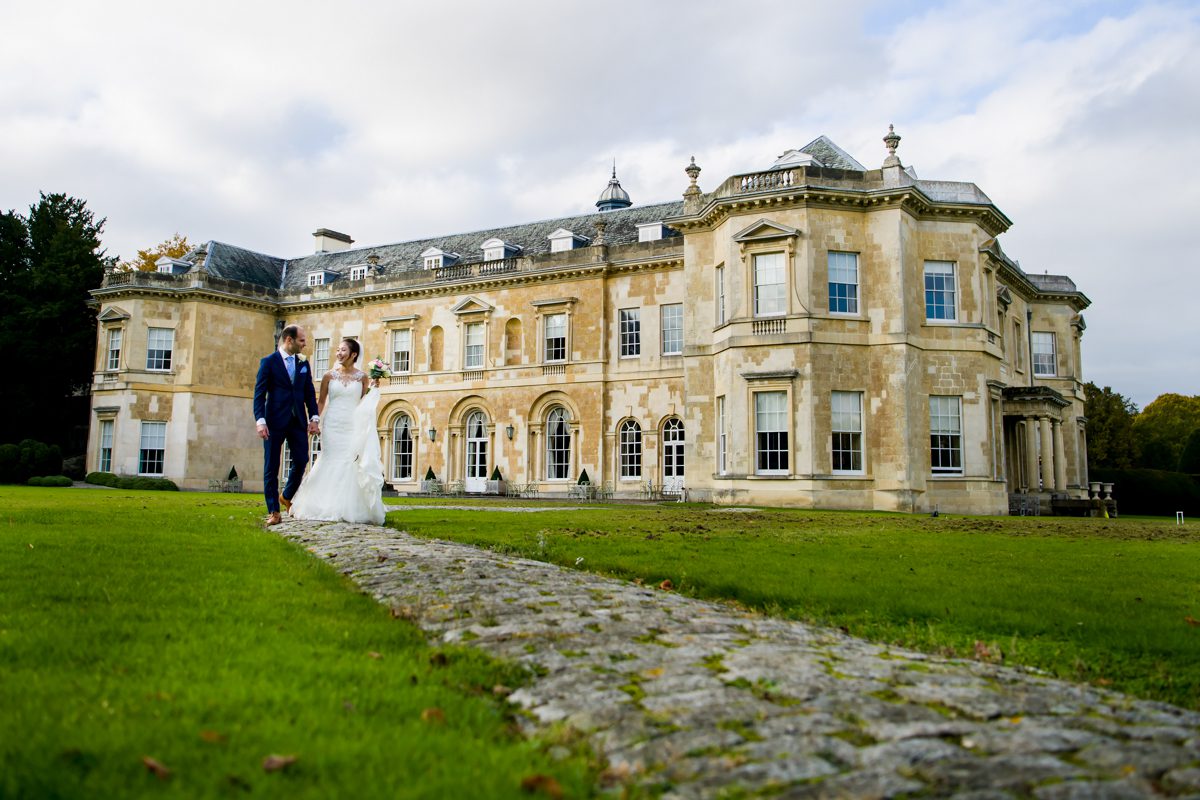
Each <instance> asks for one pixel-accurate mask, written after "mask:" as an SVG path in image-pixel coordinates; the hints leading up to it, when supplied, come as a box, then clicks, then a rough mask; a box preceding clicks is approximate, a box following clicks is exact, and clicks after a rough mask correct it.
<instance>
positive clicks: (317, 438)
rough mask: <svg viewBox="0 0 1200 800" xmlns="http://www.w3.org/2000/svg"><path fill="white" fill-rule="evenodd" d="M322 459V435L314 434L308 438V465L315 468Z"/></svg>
mask: <svg viewBox="0 0 1200 800" xmlns="http://www.w3.org/2000/svg"><path fill="white" fill-rule="evenodd" d="M320 457H321V434H319V433H314V434H313V435H311V436H309V437H308V463H309V464H310V465H313V466H315V465H316V463H317V459H318V458H320Z"/></svg>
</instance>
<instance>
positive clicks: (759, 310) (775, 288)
mask: <svg viewBox="0 0 1200 800" xmlns="http://www.w3.org/2000/svg"><path fill="white" fill-rule="evenodd" d="M786 288H787V287H786V284H785V282H784V274H783V253H764V254H762V255H756V256H754V316H756V317H772V316H779V315H781V314H784V313H786V312H787V293H786Z"/></svg>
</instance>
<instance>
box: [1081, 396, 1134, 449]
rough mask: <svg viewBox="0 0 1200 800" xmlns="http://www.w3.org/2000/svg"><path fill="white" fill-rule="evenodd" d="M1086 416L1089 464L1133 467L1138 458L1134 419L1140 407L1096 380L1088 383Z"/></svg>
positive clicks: (1085, 406) (1085, 404) (1085, 403)
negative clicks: (1099, 384)
mask: <svg viewBox="0 0 1200 800" xmlns="http://www.w3.org/2000/svg"><path fill="white" fill-rule="evenodd" d="M1084 394H1085V395H1086V400H1085V401H1084V412H1083V413H1084V415H1085V416H1086V417H1087V451H1088V466H1089V467H1092V468H1100V469H1104V468H1109V469H1129V468H1130V467H1132V466H1133V464H1134V462H1135V461H1136V460H1137V457H1138V445H1137V440H1136V439H1135V438H1134V435H1133V421H1134V418H1135V416H1136V414H1137V406H1136V405H1134V404H1133V401H1131V400H1129V399H1128V398H1126V397H1125V396H1124V395H1121V394H1118V393H1117V392H1114V391H1113V390H1112V388H1111V387H1109V386H1105V387H1104V388H1103V389H1101V388H1100V387H1099V386H1097V385H1096V384H1094V383H1088V384H1086V385H1085V386H1084Z"/></svg>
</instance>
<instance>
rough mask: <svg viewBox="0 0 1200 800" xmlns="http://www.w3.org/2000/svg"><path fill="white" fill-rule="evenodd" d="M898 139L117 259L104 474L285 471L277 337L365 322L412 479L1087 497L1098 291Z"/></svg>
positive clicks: (724, 499) (359, 329)
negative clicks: (163, 263)
mask: <svg viewBox="0 0 1200 800" xmlns="http://www.w3.org/2000/svg"><path fill="white" fill-rule="evenodd" d="M891 138H892V140H885V143H886V144H888V147H889V156H888V159H887V160H886V161H885V165H884V166H883V167H882V168H881V169H874V170H868V169H866V168H864V167H862V165H860V164H859V163H858V162H857V161H855V160H854V159H853V158H851V157H850V156H848V155H846V154H845V153H844V152H843V151H841V150H840V149H839V148H837V147H836V145H834V144H833V143H832V142H829V140H828V139H825V138H824V137H821V138H819V139H817V140H815V141H814V142H812V143H810V144H809V145H807V146H806V147H805V148H801V149H800V150H798V151H788V153H786V154H785V156H784V157H782V158H781V159H780V161H779V162H777V163H776V165H775V166H773V167H772V168H771V169H768V170H765V171H762V172H754V173H746V174H740V175H734V176H732V177H730V178H728V179H727V180H725V181H724V182H723V183H722V184H721V185H720V186H719V187H717V188H716V189H715V190H714V191H712V192H709V193H704V192H703V191H701V190H700V188H699V185H698V182H697V177H698V174H699V171H700V170H699V168H698V167H696V166H695V164H694V162H693V164H691V165H689V167H688V169H687V170H686V171H687V173H688V176H689V177H690V178H691V185H690V186H688V188H687V190H686V191H685V193H684V199H683V201H682V202H675V203H663V204H658V205H651V206H636V205H631V206H628V207H624V206H621V205H620V204H614V203H613V201H612V196H617V197H620V194H623V190H621V192H620V193H614V191H613V188H614V187H613V184H614V183H616V181H617V179H616V176H615V174H614V176H613V179H612V181H610V185H609V188H608V189H606V190H605V195H604V196H602V198H601V203H599V204H598V205H601V207H602V208H604V209H608V210H603V211H600V212H598V213H594V214H588V215H581V216H577V217H569V218H564V219H558V220H550V221H546V222H541V223H533V224H529V225H522V226H513V227H510V228H503V229H495V230H489V231H479V232H475V233H468V234H456V235H453V236H446V237H441V238H436V239H428V240H421V241H419V242H406V243H401V244H397V245H387V246H381V247H368V248H360V249H352V248H351V240H350V238H349V237H348V236H345V235H344V234H338V233H337V232H334V231H328V230H326V229H321V230H319V231H318V232H317V234H315V235H316V236H317V242H318V248H317V250H318V252H317V253H316V254H314V255H312V256H306V257H303V258H299V259H290V260H284V259H278V258H273V257H270V256H265V255H261V254H257V253H252V252H250V251H246V250H242V249H240V248H234V247H231V246H229V245H225V244H222V243H219V242H209V243H206V244H205V245H202V246H201V247H199V248H197V250H195V251H194V252H192V253H190V254H188V255H187V256H185V257H184V259H181V260H180V261H181V263H172V264H170V265H167V267H166V268H165V269H164V272H163V273H162V274H156V273H123V274H122V273H114V274H111V275H109V276H108V277H107V278H106V279H105V282H104V285H103V286H102V287H100V288H99V289H97V290H95V292H94V295H95V298H96V301H97V303H98V304H99V307H100V315H99V320H98V331H97V333H98V338H97V342H98V348H97V364H96V366H97V371H96V378H95V383H94V386H93V406H94V411H95V418H94V424H93V426H92V434H91V440H90V444H89V469H100V468H102V467H104V466H106V465H107V466H108V468H109V469H111V470H112V471H114V472H124V473H128V474H138V473H143V474H147V473H152V474H163V475H165V476H166V477H169V478H172V479H174V480H176V481H177V482H178V483H180V485H181V486H184V487H187V488H205V487H207V486H208V485H209V481H210V480H213V479H219V478H224V477H225V476H226V474H227V473H228V472H229V470H230V468H231V467H235V468H236V469H237V472H238V473H239V474H240V475H241V476H242V477H243V478H244V479H245V483H246V486H247V487H248V488H253V487H255V486H261V462H262V456H261V445H260V444H259V442H258V440H257V439H256V438H255V436H254V429H253V420H252V419H251V411H250V398H251V394H252V390H253V381H254V375H255V370H256V367H257V361H258V359H259V358H260V357H261V356H262V355H264V354H266V353H269V352H270V351H271V349H272V347H273V345H274V337H275V336H276V335H277V332H278V331H279V330H280V329H281V328H282V327H283V325H284V324H285V323H287V324H291V323H298V324H300V325H302V326H304V327H305V329H306V330H307V333H308V341H309V346H308V349H307V351H306V353H307V355H308V356H309V358H310V359H312V360H313V361H314V362H318V361H320V360H321V355H322V352H324V351H322V350H321V349H320V348H323V347H327V348H328V350H327V352H330V353H331V352H332V351H334V350H336V348H337V343H338V341H339V340H340V339H341V338H342V337H346V336H351V337H354V338H356V339H358V341H359V342H360V343H361V345H362V347H363V353H364V356H365V357H374V356H380V357H382V358H383V359H384V360H385V361H389V362H391V363H392V366H393V370H394V374H393V375H392V376H391V377H390V378H389V379H386V380H385V381H384V384H385V385H384V386H383V387H382V390H381V392H382V398H381V404H380V413H379V437H380V446H381V448H383V455H384V463H385V464H386V465H387V468H388V470H389V475H388V476H387V477H388V483H389V484H390V485H391V486H392V487H393V488H395V489H396V490H398V491H400V492H417V491H420V490H422V489H423V488H428V487H426V486H423V485H422V479H423V478H424V477H425V476H426V474H427V472H432V473H433V474H434V476H435V477H436V479H437V480H438V481H439V482H441V483H444V484H452V485H454V486H456V488H459V489H462V490H464V491H468V492H472V491H488V490H489V489H495V486H494V485H485V480H486V479H487V478H489V477H491V476H492V474H493V472H494V471H496V470H498V471H499V473H500V475H501V477H502V478H503V479H504V480H505V481H506V483H507V484H508V485H509V486H510V487H511V486H517V487H521V488H523V489H524V490H526V491H528V490H533V489H536V490H538V491H540V492H541V493H543V494H545V493H550V494H555V493H563V494H565V493H566V492H567V491H568V489H569V488H570V487H572V486H574V485H576V483H577V482H578V480H579V479H580V477H581V475H582V474H583V473H584V472H585V471H586V473H587V476H588V478H589V480H590V481H591V482H592V483H593V484H594V485H595V486H598V487H603V488H604V489H606V490H610V491H612V492H613V493H614V494H615V495H616V496H618V497H620V496H629V497H633V496H655V495H658V494H660V493H661V492H662V491H663V490H664V489H665V490H666V492H667V493H668V494H684V493H686V496H688V497H689V498H691V499H711V500H713V501H715V502H718V503H761V504H770V505H795V506H811V507H821V508H858V509H864V508H865V509H880V510H903V511H932V510H935V509H940V510H942V511H947V512H966V513H1005V512H1006V511H1007V510H1008V509H1009V508H1010V501H1011V500H1013V499H1014V498H1016V499H1018V500H1020V501H1022V503H1023V504H1022V505H1021V507H1022V508H1023V509H1024V508H1027V507H1028V504H1029V503H1032V504H1033V507H1038V506H1045V505H1047V504H1048V502H1049V499H1050V498H1051V497H1052V496H1055V495H1058V496H1070V497H1086V496H1087V492H1086V486H1087V464H1086V449H1085V438H1084V437H1085V433H1084V426H1085V420H1084V417H1083V393H1082V380H1083V379H1082V374H1081V364H1080V347H1079V340H1080V337H1081V335H1082V332H1083V329H1084V323H1083V319H1082V317H1081V316H1080V312H1081V311H1082V310H1083V309H1084V308H1086V307H1087V305H1088V302H1089V301H1088V300H1087V298H1086V297H1085V296H1084V295H1083V294H1082V293H1080V292H1079V291H1078V290H1077V289H1076V287H1075V285H1074V284H1073V283H1072V282H1071V281H1070V279H1068V278H1066V277H1064V276H1053V275H1036V274H1032V273H1026V272H1025V271H1023V270H1022V269H1021V267H1020V266H1019V265H1018V264H1017V263H1016V262H1015V261H1013V260H1012V259H1010V258H1009V257H1008V256H1006V255H1005V253H1004V252H1003V250H1001V248H1000V245H999V243H998V242H997V237H998V236H999V235H1000V234H1001V233H1002V232H1003V231H1004V230H1006V229H1007V228H1008V226H1009V224H1010V222H1009V220H1008V219H1007V218H1006V217H1005V216H1004V215H1003V213H1001V212H1000V211H999V210H998V209H997V208H996V207H995V205H994V204H993V203H992V202H991V200H990V199H989V198H987V196H986V195H984V194H983V192H981V191H980V190H979V189H978V188H977V187H976V186H975V185H974V184H970V183H957V182H946V181H923V180H919V179H917V178H916V177H915V173H914V172H913V171H912V170H911V169H910V168H905V167H903V166H901V164H900V162H899V159H898V158H897V157H896V156H895V145H896V144H897V143H898V137H895V136H894V134H893V135H892V137H891ZM616 188H617V189H620V187H619V184H617V186H616ZM610 195H612V196H610ZM605 197H608V200H605ZM624 197H625V199H627V197H628V196H627V195H625V196H624ZM564 231H565V232H569V233H570V235H566V234H564ZM485 242H486V243H487V244H486V246H485V245H484V243H485ZM564 243H565V244H564ZM565 246H569V248H568V249H562V248H563V247H565ZM167 269H169V270H170V271H169V272H168V271H167ZM166 331H169V332H170V333H169V334H168V333H165V332H166ZM114 332H115V333H114ZM114 336H117V337H119V341H117V344H116V345H114V344H113V337H114ZM164 342H167V343H168V344H169V346H170V351H169V363H166V362H165V361H164V358H163V343H164ZM315 366H316V367H317V368H318V370H319V368H320V367H321V366H322V364H319V363H316V364H315ZM1035 372H1036V374H1034V373H1035ZM318 374H319V372H318ZM143 423H165V425H154V424H151V425H149V426H147V425H145V424H143ZM148 445H149V446H148ZM160 445H161V447H160Z"/></svg>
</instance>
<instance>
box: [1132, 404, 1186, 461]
mask: <svg viewBox="0 0 1200 800" xmlns="http://www.w3.org/2000/svg"><path fill="white" fill-rule="evenodd" d="M1197 429H1200V396H1196V397H1188V396H1187V395H1182V394H1174V393H1168V394H1161V395H1159V396H1158V397H1156V398H1154V400H1153V401H1152V402H1151V403H1150V404H1149V405H1148V406H1146V407H1145V408H1143V409H1142V413H1140V414H1138V415H1137V419H1135V420H1134V421H1133V434H1134V437H1135V438H1136V439H1137V441H1138V446H1139V448H1140V450H1141V460H1140V462H1139V463H1138V466H1141V467H1146V468H1148V469H1165V470H1169V471H1172V472H1174V471H1177V470H1178V469H1179V457H1180V456H1181V455H1182V454H1183V448H1184V445H1185V444H1186V443H1187V441H1188V437H1189V436H1191V435H1192V432H1193V431H1195V430H1197Z"/></svg>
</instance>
